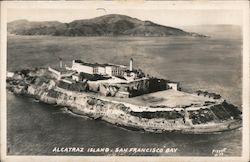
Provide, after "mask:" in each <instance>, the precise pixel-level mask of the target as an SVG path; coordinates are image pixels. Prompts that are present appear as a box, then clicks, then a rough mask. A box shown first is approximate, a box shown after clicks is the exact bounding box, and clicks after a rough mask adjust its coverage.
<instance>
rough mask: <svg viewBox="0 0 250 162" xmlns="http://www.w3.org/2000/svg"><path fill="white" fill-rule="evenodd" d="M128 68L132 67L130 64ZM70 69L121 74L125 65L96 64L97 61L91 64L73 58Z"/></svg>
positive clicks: (112, 74)
mask: <svg viewBox="0 0 250 162" xmlns="http://www.w3.org/2000/svg"><path fill="white" fill-rule="evenodd" d="M130 68H131V69H132V65H131V67H130ZM72 70H75V71H77V72H78V73H81V72H83V73H88V74H100V75H109V76H123V75H124V72H125V71H126V70H127V67H126V66H124V65H115V64H98V63H95V64H92V63H86V62H83V61H81V60H73V61H72Z"/></svg>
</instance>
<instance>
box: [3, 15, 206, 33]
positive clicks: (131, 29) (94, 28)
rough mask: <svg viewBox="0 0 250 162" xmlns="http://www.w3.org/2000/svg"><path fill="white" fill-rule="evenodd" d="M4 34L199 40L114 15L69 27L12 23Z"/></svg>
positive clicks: (88, 20)
mask: <svg viewBox="0 0 250 162" xmlns="http://www.w3.org/2000/svg"><path fill="white" fill-rule="evenodd" d="M8 33H10V34H16V35H53V36H201V37H202V36H203V35H200V34H196V33H189V32H185V31H183V30H181V29H178V28H173V27H168V26H163V25H159V24H156V23H153V22H151V21H142V20H139V19H136V18H132V17H129V16H125V15H118V14H110V15H105V16H100V17H96V18H92V19H84V20H75V21H72V22H70V23H61V22H58V21H44V22H35V21H28V20H16V21H12V22H10V23H8Z"/></svg>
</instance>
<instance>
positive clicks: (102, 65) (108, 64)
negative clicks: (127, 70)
mask: <svg viewBox="0 0 250 162" xmlns="http://www.w3.org/2000/svg"><path fill="white" fill-rule="evenodd" d="M75 62H76V63H80V64H82V65H86V66H90V67H98V66H99V67H106V66H113V67H126V66H124V65H116V64H111V63H105V64H100V63H88V62H83V61H82V60H75Z"/></svg>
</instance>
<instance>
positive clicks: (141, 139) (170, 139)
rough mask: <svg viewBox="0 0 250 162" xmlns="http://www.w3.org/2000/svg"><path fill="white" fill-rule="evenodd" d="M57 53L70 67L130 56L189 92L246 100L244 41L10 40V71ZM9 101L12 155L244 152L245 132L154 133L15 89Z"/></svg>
mask: <svg viewBox="0 0 250 162" xmlns="http://www.w3.org/2000/svg"><path fill="white" fill-rule="evenodd" d="M58 57H62V58H63V60H64V62H65V63H67V64H68V65H70V62H71V60H72V59H77V58H79V59H82V60H85V61H87V62H100V63H105V62H113V63H117V64H125V65H127V64H128V60H129V58H130V57H133V58H134V60H135V61H134V62H135V66H136V67H140V68H142V69H143V70H144V71H145V72H146V73H148V74H151V75H154V76H157V77H162V78H166V79H171V80H176V81H181V84H182V86H183V88H184V89H185V90H188V91H192V90H195V89H204V90H209V91H210V92H211V91H212V92H216V93H220V94H222V96H223V97H224V98H226V99H227V100H228V101H229V102H232V103H234V104H236V105H239V106H240V105H241V62H242V60H241V58H242V57H241V41H240V39H239V38H237V39H226V38H221V39H219V38H209V39H203V38H191V39H190V38H180V37H177V38H171V37H167V38H126V37H117V38H106V37H100V38H98V37H91V38H86V37H20V36H19V37H16V36H15V37H9V38H8V70H10V71H14V70H18V69H20V68H30V67H36V66H41V67H46V66H48V65H51V64H54V65H55V64H57V63H58ZM7 106H8V108H7V112H8V116H7V127H8V130H7V133H8V135H7V137H8V148H9V149H8V150H9V152H8V154H11V155H13V154H15V155H17V154H19V155H27V154H29V155H53V154H54V153H53V152H52V150H53V148H54V147H85V148H90V147H94V148H97V147H108V148H110V149H114V148H116V147H122V148H127V147H128V148H133V147H137V148H138V147H147V148H153V147H154V148H172V147H173V148H178V151H177V152H176V153H159V154H155V153H153V154H150V153H147V154H146V155H164V156H176V155H178V156H180V155H185V156H187V155H190V156H191V155H193V156H196V155H197V156H211V155H212V150H213V149H223V148H226V149H227V150H226V152H225V154H224V155H225V156H240V154H241V136H242V134H241V130H235V131H231V132H224V133H222V134H212V135H182V134H151V133H143V132H136V131H130V130H126V129H123V128H119V127H116V126H113V125H111V124H108V123H106V122H104V121H96V120H92V119H89V118H86V117H80V116H76V115H73V114H70V113H67V112H66V111H65V110H64V109H62V108H60V107H55V106H51V105H47V104H43V103H37V102H34V101H33V99H31V98H25V97H21V96H14V95H12V94H9V93H8V105H7ZM62 154H63V153H58V155H62ZM71 154H73V155H103V153H88V152H84V153H71ZM64 155H69V153H64ZM106 155H114V153H111V152H110V153H107V154H106ZM119 155H124V154H122V153H121V154H119ZM126 155H143V154H140V153H138V154H133V153H129V154H128V153H127V154H126Z"/></svg>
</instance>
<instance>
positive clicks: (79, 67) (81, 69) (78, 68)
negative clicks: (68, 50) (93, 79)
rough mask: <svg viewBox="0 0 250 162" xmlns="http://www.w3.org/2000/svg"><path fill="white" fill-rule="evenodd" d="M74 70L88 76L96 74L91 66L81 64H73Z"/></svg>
mask: <svg viewBox="0 0 250 162" xmlns="http://www.w3.org/2000/svg"><path fill="white" fill-rule="evenodd" d="M72 70H76V71H77V72H78V73H80V72H84V73H88V74H93V73H94V68H93V67H91V66H86V65H82V64H80V63H73V64H72Z"/></svg>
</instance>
